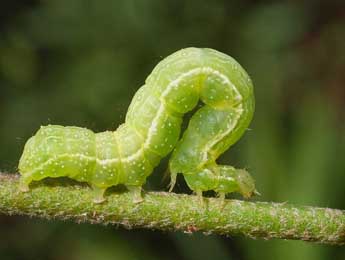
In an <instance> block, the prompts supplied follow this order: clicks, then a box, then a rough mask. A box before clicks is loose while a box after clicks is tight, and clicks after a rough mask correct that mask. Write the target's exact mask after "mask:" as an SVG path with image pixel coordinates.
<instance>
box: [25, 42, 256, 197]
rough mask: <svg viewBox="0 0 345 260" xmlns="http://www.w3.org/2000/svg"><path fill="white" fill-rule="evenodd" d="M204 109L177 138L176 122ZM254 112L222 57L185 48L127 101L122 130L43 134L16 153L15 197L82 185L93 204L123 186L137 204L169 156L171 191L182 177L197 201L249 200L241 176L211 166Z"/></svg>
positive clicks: (247, 180) (53, 129) (247, 91)
mask: <svg viewBox="0 0 345 260" xmlns="http://www.w3.org/2000/svg"><path fill="white" fill-rule="evenodd" d="M199 99H200V100H201V101H202V102H203V103H204V106H203V107H202V108H200V109H199V110H198V111H197V112H196V113H195V114H194V115H193V116H192V118H191V120H190V122H189V125H188V128H187V130H186V131H185V132H184V134H183V136H182V138H181V139H180V140H179V141H178V139H179V137H180V129H181V123H182V119H183V115H184V114H185V113H187V112H188V111H191V110H192V109H193V108H194V107H195V106H196V105H197V103H198V101H199ZM253 112H254V94H253V85H252V82H251V80H250V78H249V76H248V75H247V73H246V72H245V70H244V69H243V68H242V67H241V66H240V65H239V64H238V63H237V62H236V61H235V60H234V59H233V58H231V57H230V56H228V55H226V54H223V53H221V52H218V51H215V50H213V49H199V48H186V49H182V50H180V51H177V52H175V53H173V54H172V55H170V56H168V57H167V58H165V59H164V60H162V61H161V62H160V63H159V64H158V65H157V66H156V67H155V68H154V69H153V71H152V73H151V74H150V75H149V76H148V77H147V79H146V81H145V85H144V86H142V87H141V88H140V89H139V90H138V91H137V93H136V94H135V96H134V98H133V100H132V102H131V104H130V106H129V109H128V112H127V115H126V119H125V123H124V124H122V125H120V126H119V127H118V129H117V130H116V131H114V132H111V131H105V132H102V133H96V134H95V133H93V132H92V131H91V130H88V129H85V128H80V127H74V126H67V127H63V126H57V125H48V126H43V127H41V128H40V129H39V131H38V132H37V133H36V134H35V135H34V136H33V137H31V138H30V139H29V140H28V141H27V143H26V144H25V147H24V152H23V155H22V157H21V159H20V162H19V171H20V173H21V175H22V176H21V179H20V189H21V190H22V191H27V190H29V184H30V183H31V181H33V180H41V179H43V178H46V177H61V176H66V177H69V178H71V179H74V180H77V181H81V182H87V183H89V184H90V185H91V187H92V188H93V191H94V200H95V201H96V202H100V201H103V199H104V198H103V194H104V191H105V190H106V189H107V188H108V187H110V186H113V185H117V184H124V185H126V187H127V188H128V189H129V190H130V191H132V192H134V193H135V195H136V198H137V200H140V199H141V186H142V185H143V184H144V183H145V181H146V178H147V177H148V176H149V175H150V174H151V173H152V171H153V168H154V167H156V166H157V165H158V163H159V162H160V160H161V159H162V158H163V157H165V156H166V155H168V154H169V153H170V152H171V151H172V150H173V149H174V148H175V149H174V151H173V154H172V157H171V159H170V162H169V168H170V172H171V188H170V190H172V188H173V187H174V184H175V181H176V175H177V174H178V173H182V174H183V175H184V177H185V180H186V182H187V184H188V186H189V187H190V188H191V189H192V190H193V191H195V192H196V193H197V194H199V195H202V192H203V191H207V190H214V191H216V192H217V193H219V194H220V195H221V197H224V196H225V194H226V193H230V192H235V191H236V192H239V193H241V194H242V195H243V196H244V197H250V196H251V195H252V193H253V192H255V187H254V181H253V179H252V177H251V176H250V175H249V174H248V173H247V172H246V171H245V170H238V169H235V168H233V167H231V166H226V165H217V163H216V159H217V158H218V157H219V156H220V155H221V154H222V153H223V152H224V151H226V150H227V149H228V148H229V147H230V146H231V145H232V144H234V143H235V142H236V141H237V140H238V139H239V138H240V137H241V136H242V134H243V133H244V131H245V130H246V128H247V127H248V125H249V123H250V121H251V119H252V115H253Z"/></svg>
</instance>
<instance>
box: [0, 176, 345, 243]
mask: <svg viewBox="0 0 345 260" xmlns="http://www.w3.org/2000/svg"><path fill="white" fill-rule="evenodd" d="M18 179H19V178H18V175H14V174H0V213H1V214H7V215H27V216H31V217H40V218H44V219H63V220H67V219H68V220H72V221H75V222H77V223H81V222H88V223H93V224H116V225H118V224H120V225H122V226H124V227H126V228H129V229H130V228H138V227H141V228H150V229H159V230H172V231H177V230H182V231H184V232H187V233H193V232H195V231H201V232H204V233H205V234H211V233H214V234H223V235H228V236H232V235H237V234H243V235H245V236H248V237H251V238H264V239H271V238H282V239H299V240H305V241H314V242H318V243H326V244H337V245H344V244H345V211H342V210H337V209H329V208H316V207H305V206H293V205H289V204H285V203H268V202H248V201H240V200H225V202H224V203H223V204H221V202H220V200H219V199H217V198H205V199H204V203H203V204H201V203H200V201H199V200H198V198H197V197H196V196H193V195H181V194H174V193H167V192H146V193H144V201H143V202H141V203H134V202H133V194H132V193H130V192H122V193H119V192H112V193H111V192H108V193H107V194H106V198H107V201H106V202H104V203H102V204H94V203H93V202H92V197H91V196H92V193H91V190H90V188H89V187H87V186H83V185H75V184H74V185H73V184H67V185H66V184H61V182H58V184H56V182H55V183H54V181H50V182H49V181H48V182H47V181H45V182H40V183H36V185H32V188H31V190H30V192H27V193H22V192H19V191H18Z"/></svg>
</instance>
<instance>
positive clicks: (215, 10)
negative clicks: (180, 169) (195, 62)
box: [0, 0, 345, 259]
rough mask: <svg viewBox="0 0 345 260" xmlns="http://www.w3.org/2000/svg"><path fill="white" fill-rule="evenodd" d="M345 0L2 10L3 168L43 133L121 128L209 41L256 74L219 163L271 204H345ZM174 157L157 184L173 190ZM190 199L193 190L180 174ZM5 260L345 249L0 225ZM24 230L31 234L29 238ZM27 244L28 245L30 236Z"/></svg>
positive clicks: (313, 253)
mask: <svg viewBox="0 0 345 260" xmlns="http://www.w3.org/2000/svg"><path fill="white" fill-rule="evenodd" d="M344 14H345V4H342V2H341V1H320V0H319V1H310V2H307V1H306V2H299V1H285V2H281V3H275V2H273V1H268V2H267V1H265V2H264V1H240V0H236V1H227V0H216V1H205V2H204V1H196V0H191V1H176V0H169V1H159V0H147V1H133V0H117V1H110V0H109V1H102V2H100V1H83V0H75V1H67V0H59V1H58V0H54V1H22V2H21V1H7V3H4V4H2V7H1V10H0V15H1V18H0V19H1V20H0V22H1V23H0V30H1V32H0V116H1V117H0V146H1V148H2V149H1V150H0V168H1V170H3V171H9V172H15V171H16V165H17V161H18V158H19V157H20V154H21V151H22V148H23V145H24V143H25V141H26V139H27V138H28V137H30V136H31V135H33V134H34V133H35V131H36V130H37V129H38V127H39V126H40V125H45V124H49V123H50V124H62V125H78V126H83V127H88V128H91V129H93V130H94V131H103V130H106V129H107V130H110V129H111V130H114V129H116V127H117V126H118V125H119V124H120V123H121V122H123V120H124V116H125V113H126V110H127V107H128V105H129V102H130V100H131V98H132V96H133V94H134V93H135V91H136V90H137V89H138V88H139V87H140V86H141V85H142V84H143V82H144V79H145V77H146V76H147V75H148V74H149V73H150V71H151V70H152V68H153V66H154V65H155V64H156V63H158V62H159V61H160V60H161V59H162V58H163V57H165V56H166V55H168V54H170V53H172V52H174V51H176V50H178V49H180V48H184V47H188V46H196V47H211V48H215V49H217V50H220V51H223V52H225V53H228V54H229V55H231V56H233V57H234V58H236V59H237V60H238V61H239V62H240V63H241V64H242V65H243V66H244V67H245V68H246V70H247V71H248V72H249V74H250V75H251V77H252V79H253V81H254V85H255V94H256V104H257V105H256V112H255V116H254V120H253V123H252V124H251V127H250V130H249V131H247V133H246V134H245V136H244V137H243V138H242V139H241V140H240V142H239V143H237V144H236V145H235V146H234V147H233V148H232V149H230V150H229V151H228V152H226V154H225V155H224V156H223V157H222V158H221V161H222V162H227V163H230V164H232V165H235V166H236V167H245V168H247V169H248V170H249V171H250V172H251V173H252V175H253V176H254V177H255V179H256V182H257V187H258V190H259V191H260V192H261V193H262V196H261V197H260V198H258V199H259V200H265V201H280V202H282V201H287V202H289V203H295V204H308V205H314V206H324V207H334V208H340V209H344V208H345V196H344V195H345V194H344V193H345V192H344V187H343V183H344V181H345V160H344V154H345V123H344V121H345V120H344V119H345V113H344V109H345V73H344V72H345V48H344V46H345V29H344V28H345V15H344ZM165 169H166V162H163V163H162V165H161V166H160V167H159V169H158V170H157V171H156V172H155V174H153V175H152V176H151V177H150V178H149V179H148V184H147V186H146V188H147V189H159V190H163V189H166V185H167V180H166V179H163V173H164V170H165ZM179 183H180V185H179V187H177V191H179V192H189V191H188V189H186V187H185V185H184V183H183V179H182V178H180V179H179ZM0 229H1V238H0V255H1V259H20V258H21V259H24V258H25V259H34V258H35V259H37V258H40V259H42V258H46V259H84V258H97V259H109V258H113V259H156V258H157V259H158V258H159V259H162V258H163V259H176V258H180V259H209V258H210V257H213V258H214V259H262V258H265V259H342V258H345V250H344V249H343V248H334V247H329V246H320V245H313V244H307V243H304V242H294V241H251V240H249V239H243V238H222V237H216V236H204V235H202V234H194V235H191V236H188V235H185V234H166V233H164V234H163V233H160V232H151V231H140V230H139V231H138V230H132V231H126V230H124V229H116V228H115V227H99V226H89V225H75V224H68V223H60V222H56V223H53V222H45V221H38V220H32V219H28V218H20V217H11V218H8V217H3V216H2V217H0ZM23 234H25V237H26V238H25V239H23V238H24V235H23ZM28 238H29V239H28Z"/></svg>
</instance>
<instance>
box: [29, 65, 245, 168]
mask: <svg viewBox="0 0 345 260" xmlns="http://www.w3.org/2000/svg"><path fill="white" fill-rule="evenodd" d="M198 73H206V74H213V75H217V76H218V77H220V78H221V79H222V80H223V83H224V84H225V85H228V86H229V87H230V88H232V90H233V91H234V92H235V93H236V97H235V98H236V100H239V101H240V100H242V96H241V94H240V93H239V91H238V90H237V88H236V86H235V85H234V84H233V83H232V82H231V80H230V79H229V78H228V77H226V76H225V75H224V74H222V73H221V72H220V71H218V70H215V69H213V68H211V67H201V68H196V69H191V70H190V71H187V72H185V73H182V74H181V75H180V76H179V77H177V79H175V80H173V81H171V82H170V83H169V84H168V86H167V88H166V89H165V90H164V91H163V93H162V96H161V97H160V98H159V100H160V106H159V109H158V112H157V114H156V116H155V118H154V119H153V121H152V125H151V126H150V128H149V131H148V135H147V139H146V140H145V143H144V144H143V146H142V147H141V148H140V149H138V151H136V152H135V153H133V154H132V155H129V156H127V157H124V158H121V159H120V158H112V159H104V160H101V159H97V158H95V157H92V156H86V155H83V154H75V155H68V154H63V155H60V156H71V157H79V158H83V159H87V160H95V161H96V162H97V163H99V164H101V165H105V164H108V163H109V164H111V163H115V162H119V161H121V162H131V161H133V160H135V159H137V158H138V157H139V156H140V155H141V154H142V153H143V151H144V149H145V148H147V147H148V146H149V145H150V142H151V140H152V138H153V134H154V133H155V132H156V131H157V126H158V120H159V118H160V117H161V114H162V113H163V111H164V102H163V98H164V97H166V96H167V95H168V94H169V93H170V91H171V90H172V88H173V87H175V86H178V84H179V83H180V82H181V81H182V80H183V79H184V78H186V77H189V76H193V75H197V74H198ZM239 107H240V108H242V104H240V106H239ZM241 113H242V112H241ZM241 113H240V114H239V116H240V115H241ZM239 116H238V118H239ZM238 118H237V119H236V120H234V122H233V124H232V125H231V127H229V129H228V131H226V132H225V133H224V134H222V135H220V136H219V138H216V139H217V140H215V141H212V142H211V143H210V144H209V145H208V146H207V147H212V146H213V145H214V144H215V143H217V142H218V141H219V140H221V139H222V138H223V137H224V136H226V135H228V134H229V133H230V131H231V130H232V129H233V128H234V127H235V125H236V123H237V121H238ZM206 158H207V153H206ZM52 160H54V158H52V159H49V160H47V161H46V162H45V163H43V164H42V165H40V166H38V167H37V168H36V169H34V170H32V171H30V173H32V172H34V171H36V170H38V169H39V168H42V167H44V166H45V165H47V164H49V163H50V162H51V161H52Z"/></svg>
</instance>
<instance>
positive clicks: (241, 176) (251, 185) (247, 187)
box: [234, 169, 259, 198]
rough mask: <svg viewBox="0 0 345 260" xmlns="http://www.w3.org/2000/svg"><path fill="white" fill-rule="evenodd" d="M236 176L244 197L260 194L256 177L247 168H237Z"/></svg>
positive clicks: (240, 191)
mask: <svg viewBox="0 0 345 260" xmlns="http://www.w3.org/2000/svg"><path fill="white" fill-rule="evenodd" d="M234 177H235V179H236V181H237V184H238V188H239V191H238V192H239V193H241V194H242V196H243V197H245V198H250V197H251V196H253V195H254V194H257V195H259V193H258V192H257V191H256V189H255V182H254V179H253V178H252V176H250V174H249V173H248V172H247V171H246V170H242V169H238V170H236V175H235V176H234Z"/></svg>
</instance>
